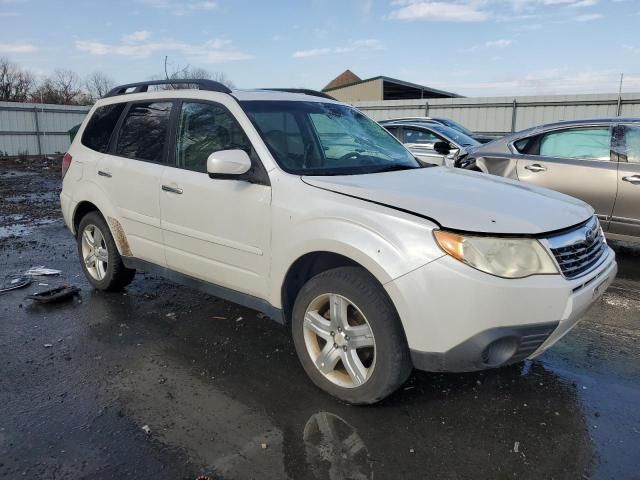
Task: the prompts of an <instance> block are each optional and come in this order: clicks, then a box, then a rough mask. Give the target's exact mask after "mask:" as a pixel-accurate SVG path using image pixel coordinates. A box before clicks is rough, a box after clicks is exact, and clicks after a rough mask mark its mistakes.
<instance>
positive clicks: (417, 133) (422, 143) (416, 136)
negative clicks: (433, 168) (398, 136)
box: [402, 127, 448, 165]
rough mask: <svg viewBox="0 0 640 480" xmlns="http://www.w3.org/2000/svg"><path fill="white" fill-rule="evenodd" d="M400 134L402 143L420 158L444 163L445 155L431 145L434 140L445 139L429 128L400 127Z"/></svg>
mask: <svg viewBox="0 0 640 480" xmlns="http://www.w3.org/2000/svg"><path fill="white" fill-rule="evenodd" d="M402 136H403V140H402V143H404V145H405V146H406V147H407V148H408V149H409V150H410V151H411V153H413V154H414V155H415V156H416V157H418V158H419V159H420V160H423V161H425V162H429V163H435V164H436V165H444V163H445V155H442V154H441V153H438V152H436V151H435V150H434V149H433V146H434V145H435V143H436V142H446V140H444V139H443V138H441V137H439V136H438V135H436V134H435V133H433V132H431V131H429V130H422V129H418V128H412V127H402ZM447 143H448V142H447Z"/></svg>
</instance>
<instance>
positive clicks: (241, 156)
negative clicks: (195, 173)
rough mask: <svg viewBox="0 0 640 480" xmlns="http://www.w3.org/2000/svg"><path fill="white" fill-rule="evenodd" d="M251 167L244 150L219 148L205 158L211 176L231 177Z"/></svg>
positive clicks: (245, 171)
mask: <svg viewBox="0 0 640 480" xmlns="http://www.w3.org/2000/svg"><path fill="white" fill-rule="evenodd" d="M250 169H251V159H250V158H249V155H247V152H245V151H244V150H220V151H219V152H214V153H212V154H211V155H209V157H208V158H207V173H208V174H209V176H210V177H211V178H233V177H237V176H239V175H242V174H244V173H247V172H248V171H249V170H250Z"/></svg>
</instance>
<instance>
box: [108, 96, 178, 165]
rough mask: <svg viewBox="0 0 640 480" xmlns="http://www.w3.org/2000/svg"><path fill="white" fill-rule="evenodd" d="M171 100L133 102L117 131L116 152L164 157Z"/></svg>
mask: <svg viewBox="0 0 640 480" xmlns="http://www.w3.org/2000/svg"><path fill="white" fill-rule="evenodd" d="M171 106H172V103H171V102H149V103H133V104H132V105H131V108H130V109H129V111H128V112H127V116H126V117H125V119H124V121H123V122H122V126H121V127H120V131H119V132H118V144H117V146H116V155H120V156H122V157H128V158H133V159H137V160H148V161H152V162H162V161H164V147H165V144H166V141H167V131H168V129H169V114H170V113H171Z"/></svg>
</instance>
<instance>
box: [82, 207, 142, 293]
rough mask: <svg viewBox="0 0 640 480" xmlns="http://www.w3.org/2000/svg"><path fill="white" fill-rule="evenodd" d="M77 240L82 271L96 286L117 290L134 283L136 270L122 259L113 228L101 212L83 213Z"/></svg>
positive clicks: (99, 288) (105, 289) (97, 287)
mask: <svg viewBox="0 0 640 480" xmlns="http://www.w3.org/2000/svg"><path fill="white" fill-rule="evenodd" d="M76 241H77V245H78V256H79V257H80V265H82V271H83V272H84V274H85V276H86V277H87V280H89V283H90V284H91V285H93V287H94V288H96V289H97V290H102V291H116V290H121V289H122V288H124V287H126V286H127V285H129V284H130V283H131V281H132V280H133V277H134V275H135V274H136V271H135V270H131V269H129V268H127V267H125V266H124V264H123V263H122V257H120V253H118V248H117V246H116V242H115V240H114V239H113V236H112V235H111V230H110V229H109V226H108V225H107V222H106V221H105V220H104V218H103V216H102V215H100V213H98V212H95V211H94V212H89V213H87V214H86V215H85V216H84V217H82V220H80V225H79V226H78V232H77V237H76ZM96 244H97V248H96ZM85 258H88V261H85Z"/></svg>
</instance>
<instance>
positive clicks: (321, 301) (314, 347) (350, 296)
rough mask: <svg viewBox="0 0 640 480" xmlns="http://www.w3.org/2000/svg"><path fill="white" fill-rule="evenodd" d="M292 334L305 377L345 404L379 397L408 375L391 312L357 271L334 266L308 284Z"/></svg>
mask: <svg viewBox="0 0 640 480" xmlns="http://www.w3.org/2000/svg"><path fill="white" fill-rule="evenodd" d="M292 330H293V332H292V333H293V340H294V343H295V346H296V351H297V353H298V357H299V358H300V361H301V363H302V366H303V367H304V369H305V371H306V372H307V374H308V375H309V377H311V379H312V380H313V382H314V383H315V384H316V385H318V386H319V387H320V388H322V389H323V390H326V391H327V392H329V393H330V394H331V395H334V396H336V397H338V398H341V399H343V400H346V401H348V402H350V403H375V402H377V401H379V400H381V399H383V398H384V397H386V396H387V395H389V394H390V393H392V392H393V391H394V390H396V389H397V388H398V387H399V386H400V385H401V384H402V383H403V382H404V381H405V380H406V379H407V377H408V376H409V373H410V372H411V361H410V358H409V349H408V347H407V343H406V339H405V337H404V331H403V329H402V326H401V324H400V320H399V319H398V315H397V313H396V311H395V308H394V307H393V305H392V304H391V301H390V300H389V298H388V296H387V294H386V292H385V291H384V289H383V288H382V286H381V285H380V284H379V283H378V282H377V281H376V279H375V278H373V277H372V276H371V275H370V274H369V273H368V272H366V271H365V270H363V269H362V268H358V267H341V268H336V269H333V270H328V271H326V272H323V273H320V274H319V275H317V276H315V277H313V278H312V279H311V280H309V281H308V282H307V283H306V284H305V285H304V286H303V287H302V289H301V290H300V293H299V294H298V297H297V298H296V302H295V305H294V308H293V318H292Z"/></svg>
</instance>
